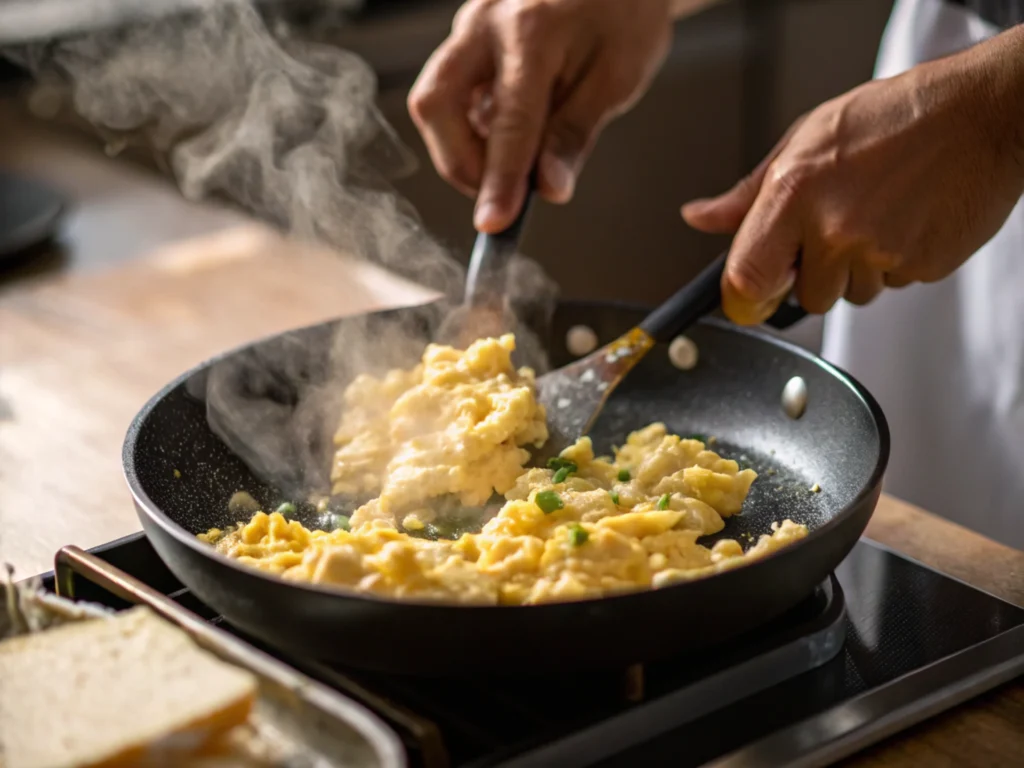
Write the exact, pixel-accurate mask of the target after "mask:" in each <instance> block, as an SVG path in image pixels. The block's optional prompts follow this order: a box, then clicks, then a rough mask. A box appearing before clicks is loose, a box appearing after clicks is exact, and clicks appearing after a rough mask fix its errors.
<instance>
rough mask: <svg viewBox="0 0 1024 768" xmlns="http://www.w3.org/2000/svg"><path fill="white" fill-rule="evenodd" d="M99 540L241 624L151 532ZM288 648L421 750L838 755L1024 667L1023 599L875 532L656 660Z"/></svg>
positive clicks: (621, 757) (591, 755)
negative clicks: (171, 565)
mask: <svg viewBox="0 0 1024 768" xmlns="http://www.w3.org/2000/svg"><path fill="white" fill-rule="evenodd" d="M93 553H94V554H98V555H99V556H100V557H101V558H102V559H104V560H106V561H107V562H109V563H110V564H111V565H114V566H116V567H118V568H121V569H122V570H124V571H126V572H127V573H129V574H131V575H133V576H135V577H136V578H139V579H140V580H142V581H144V582H145V583H147V584H149V585H150V586H152V587H154V588H155V589H158V590H160V591H161V592H163V593H164V594H168V595H170V596H172V597H173V598H174V599H176V600H177V601H178V602H180V603H181V604H182V605H184V606H185V607H187V608H189V609H191V610H193V611H195V612H196V613H198V614H199V615H201V616H203V617H204V618H206V619H207V620H210V621H212V622H215V623H218V624H219V625H220V626H222V627H223V628H224V629H227V630H228V631H232V632H235V630H234V629H233V628H232V627H230V626H229V625H227V624H226V623H225V622H223V621H222V620H221V619H220V617H218V616H216V615H215V614H214V613H213V611H211V610H210V609H208V608H207V607H206V606H204V605H202V604H201V603H200V602H199V601H198V600H197V599H196V598H194V597H193V596H192V595H191V594H190V593H189V592H188V591H187V590H186V589H185V588H184V587H183V586H182V585H181V583H180V582H178V581H177V579H176V578H175V577H174V576H173V575H172V574H171V573H170V572H169V571H168V570H167V569H166V567H164V565H163V564H162V562H161V561H160V559H159V558H158V557H157V555H156V554H155V552H154V551H153V549H152V548H151V547H150V545H149V543H148V542H147V541H146V539H145V538H144V537H143V536H142V535H141V534H138V535H136V536H131V537H128V538H126V539H122V540H119V541H116V542H112V543H111V544H108V545H105V546H103V547H99V548H97V549H95V550H93ZM45 583H46V585H47V586H48V587H50V588H53V578H52V576H51V577H49V578H48V579H46V581H45ZM72 587H73V594H74V596H75V597H76V598H78V599H84V600H91V601H96V602H100V603H103V604H106V605H110V606H113V607H120V606H122V605H123V603H121V601H120V600H119V599H118V598H116V597H114V596H113V595H111V594H110V593H108V592H106V591H105V590H103V589H101V588H99V587H97V586H96V585H94V584H92V583H90V582H88V581H87V580H86V579H85V578H83V577H82V576H80V575H75V576H74V577H73V584H72ZM736 610H738V611H741V610H743V605H742V604H738V605H736ZM410 631H415V628H414V627H413V628H410ZM693 631H694V632H699V631H700V626H699V623H695V625H694V628H693ZM235 634H240V633H238V632H235ZM246 639H248V638H246ZM594 641H595V642H600V641H601V639H600V638H595V639H594ZM250 642H251V640H250ZM557 642H558V638H557V637H545V638H538V644H539V645H545V644H551V643H557ZM254 644H255V643H254ZM278 655H280V654H278ZM282 658H284V660H285V661H288V662H289V663H291V664H293V665H294V666H295V667H297V668H299V669H300V670H302V671H303V672H305V673H307V674H311V675H312V676H314V677H318V678H319V679H321V680H323V681H324V682H326V683H328V684H330V685H333V686H335V687H337V688H338V689H340V690H342V691H344V692H345V693H347V694H348V695H350V696H352V697H353V698H357V699H360V700H361V701H363V703H365V704H366V705H368V706H369V707H371V708H373V709H375V710H376V711H377V712H378V714H380V715H382V716H383V717H384V718H385V719H386V720H388V721H389V722H390V723H391V725H392V727H394V728H395V730H396V732H397V733H398V734H399V735H400V736H401V737H402V739H403V741H404V743H405V745H406V747H407V751H408V755H409V760H410V764H412V765H420V766H427V767H428V768H434V767H435V766H437V767H438V768H440V767H442V766H453V767H454V766H467V767H468V766H473V767H474V768H477V767H479V768H482V767H483V766H499V765H500V766H549V765H550V766H559V768H562V767H563V766H575V765H599V766H602V768H611V766H626V765H630V766H636V765H644V766H655V765H672V766H702V765H715V766H740V765H742V766H744V768H750V767H751V766H777V765H825V764H828V763H829V762H832V761H834V760H837V759H839V758H841V757H843V756H845V755H848V754H851V753H853V752H854V751H856V750H858V749H860V748H863V747H864V746H867V745H868V744H871V743H873V742H875V741H878V740H879V739H881V738H884V737H885V736H887V735H890V734H892V733H894V732H896V731H898V730H900V729H901V728H905V727H908V726H909V725H912V724H913V723H916V722H918V721H920V720H922V719H924V718H926V717H929V716H931V715H933V714H935V713H937V712H939V711H941V710H943V709H946V708H948V707H951V706H954V705H955V704H957V703H959V702H961V701H964V700H966V699H967V698H969V697H971V696H974V695H977V694H978V693H981V692H982V691H984V690H987V689H989V688H992V687H994V686H996V685H999V684H1000V683H1002V682H1004V681H1006V680H1009V679H1011V678H1012V677H1014V676H1016V675H1018V674H1021V673H1022V672H1024V609H1021V608H1017V607H1015V606H1013V605H1011V604H1009V603H1006V602H1003V601H1001V600H999V599H997V598H995V597H993V596H991V595H988V594H986V593H983V592H980V591H979V590H976V589H974V588H973V587H970V586H968V585H966V584H964V583H962V582H959V581H957V580H955V579H952V578H949V577H947V576H944V575H942V574H940V573H937V572H936V571H933V570H931V569H929V568H927V567H925V566H923V565H921V564H919V563H916V562H914V561H911V560H908V559H906V558H904V557H902V556H900V555H898V554H895V553H893V552H891V551H889V550H887V549H885V548H883V547H881V546H879V545H877V544H875V543H873V542H870V541H867V540H862V541H861V542H859V543H858V544H857V546H856V547H855V548H854V550H853V552H852V553H851V554H850V556H849V557H848V558H847V559H846V560H845V561H844V562H843V563H842V565H841V566H840V567H839V569H838V570H837V571H836V573H835V575H834V576H833V577H832V578H831V579H830V580H829V581H826V582H824V583H823V584H822V585H820V586H819V587H818V589H817V590H816V591H815V593H814V594H813V595H811V596H810V597H809V598H808V599H807V600H806V601H805V602H804V603H802V604H801V605H800V606H798V607H797V608H795V609H794V610H793V611H791V612H790V613H788V614H786V615H785V616H783V617H781V618H780V619H778V620H776V621H775V622H772V623H771V624H769V625H765V626H763V627H761V628H759V629H758V630H756V631H754V632H752V633H750V634H748V635H746V636H744V637H742V638H739V639H738V640H736V641H734V642H731V643H729V644H727V645H725V646H719V647H716V648H714V649H712V650H708V651H704V652H700V653H692V652H691V653H688V654H686V655H685V656H683V657H680V658H674V659H670V660H666V661H662V662H658V663H653V664H647V665H644V666H642V667H641V666H639V665H638V666H635V667H631V668H629V669H615V670H603V671H593V672H579V671H572V672H568V671H567V673H566V674H564V675H547V676H543V677H536V678H530V677H525V678H524V677H521V676H520V677H518V678H515V679H510V678H502V677H500V676H498V675H496V676H495V677H494V678H489V679H481V678H474V679H472V680H452V679H447V680H446V679H442V680H434V679H418V678H417V679H414V678H402V677H395V676H393V675H384V674H372V673H366V672H361V671H357V670H349V669H339V668H327V667H323V666H320V665H318V664H316V663H315V662H312V663H311V662H308V661H304V660H296V659H288V658H287V657H282ZM424 663H429V660H424Z"/></svg>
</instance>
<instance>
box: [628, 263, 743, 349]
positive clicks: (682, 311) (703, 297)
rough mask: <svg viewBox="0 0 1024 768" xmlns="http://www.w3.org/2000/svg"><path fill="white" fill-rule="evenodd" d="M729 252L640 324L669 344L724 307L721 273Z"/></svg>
mask: <svg viewBox="0 0 1024 768" xmlns="http://www.w3.org/2000/svg"><path fill="white" fill-rule="evenodd" d="M728 255H729V253H728V251H727V252H725V253H723V254H721V255H720V256H719V257H718V258H716V259H715V260H714V261H712V262H711V263H710V264H708V265H707V266H706V267H704V269H703V270H701V272H700V274H699V275H697V276H696V277H695V278H693V280H691V281H690V282H688V283H687V284H686V285H684V286H683V287H682V288H680V289H679V290H678V291H676V292H675V294H674V295H673V296H672V297H671V298H670V299H669V300H668V301H666V302H665V303H664V304H662V305H661V306H660V307H658V308H657V309H656V310H654V311H653V312H651V314H649V315H648V316H647V317H645V318H644V321H643V322H642V323H640V329H641V330H642V331H644V332H645V333H647V334H648V335H649V336H651V337H652V338H653V339H654V340H655V341H662V342H669V341H672V339H674V338H675V337H676V336H678V335H679V334H680V333H682V332H683V331H685V330H686V329H687V328H689V327H690V326H691V325H693V324H694V323H695V322H697V321H698V320H700V318H702V317H704V315H706V314H708V313H709V312H714V311H715V310H716V309H718V307H719V306H721V304H722V287H721V286H722V272H723V271H724V270H725V258H726V256H728Z"/></svg>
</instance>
